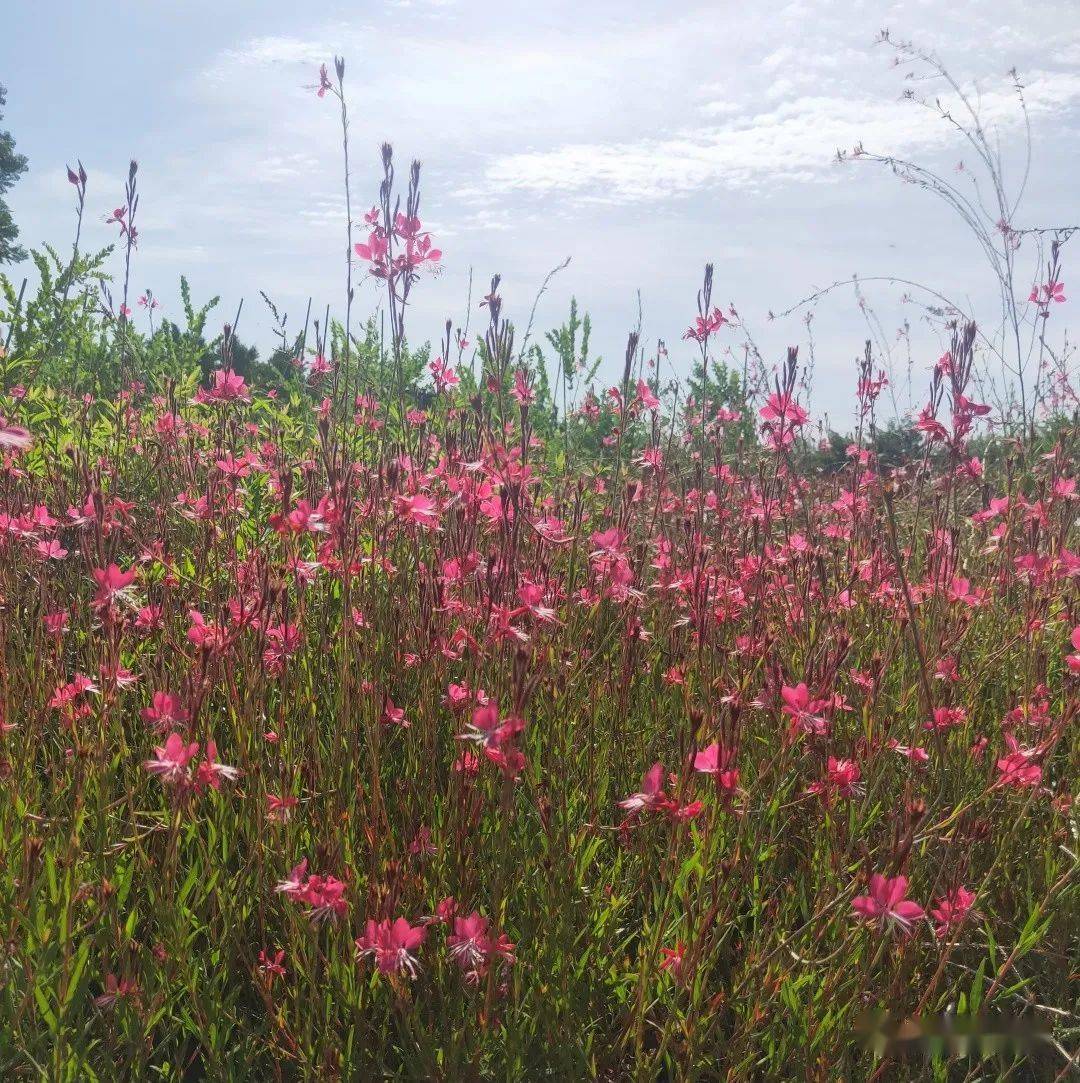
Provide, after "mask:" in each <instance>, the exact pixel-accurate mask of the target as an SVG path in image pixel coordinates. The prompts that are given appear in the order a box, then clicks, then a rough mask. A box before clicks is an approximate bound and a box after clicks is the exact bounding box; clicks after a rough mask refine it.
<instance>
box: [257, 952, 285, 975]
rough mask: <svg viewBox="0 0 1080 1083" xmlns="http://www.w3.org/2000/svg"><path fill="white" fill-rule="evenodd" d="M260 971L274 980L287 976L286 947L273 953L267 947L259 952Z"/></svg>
mask: <svg viewBox="0 0 1080 1083" xmlns="http://www.w3.org/2000/svg"><path fill="white" fill-rule="evenodd" d="M259 973H260V974H262V975H263V977H265V978H266V980H267V981H268V982H272V981H273V980H274V979H275V978H284V977H285V949H284V948H279V949H278V950H277V951H276V952H275V953H274V954H273V955H271V954H270V953H269V952H268V951H267V950H266V949H265V948H263V949H262V951H260V952H259Z"/></svg>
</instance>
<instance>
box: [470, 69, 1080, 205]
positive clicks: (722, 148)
mask: <svg viewBox="0 0 1080 1083" xmlns="http://www.w3.org/2000/svg"><path fill="white" fill-rule="evenodd" d="M774 55H775V54H774ZM780 62H781V61H778V63H780ZM1025 84H1026V91H1025V96H1026V99H1027V104H1028V112H1029V114H1030V115H1031V116H1032V117H1040V116H1044V115H1046V114H1054V113H1058V112H1061V111H1064V110H1067V109H1071V108H1073V107H1075V106H1076V105H1078V104H1080V75H1078V74H1072V73H1067V72H1057V73H1037V74H1036V75H1034V76H1033V77H1031V78H1029V79H1027V80H1026V81H1025ZM978 101H979V108H980V114H981V117H982V118H983V120H984V122H985V123H987V124H994V125H998V126H1000V127H1001V128H1002V129H1009V128H1014V127H1015V126H1016V125H1018V124H1019V123H1020V120H1021V116H1020V113H1019V111H1018V109H1017V104H1016V99H1015V96H1014V95H1013V94H1012V92H1011V91H1010V90H1009V89H1008V88H1003V89H998V90H994V91H991V92H988V93H984V94H982V95H981V96H980V97H979V99H978ZM716 104H717V106H718V108H717V110H716V111H717V112H719V113H725V112H730V111H733V107H732V105H731V103H727V102H718V103H716ZM703 108H704V110H705V111H709V108H710V105H709V104H706V105H705V106H704V107H703ZM955 140H956V132H955V131H954V130H953V129H952V128H951V127H950V126H949V125H948V124H947V123H945V122H943V121H942V120H941V118H939V117H937V116H936V115H935V114H934V113H933V112H931V111H929V110H926V109H922V108H920V107H918V106H917V105H915V104H913V103H911V102H907V101H891V102H890V101H885V102H882V101H879V100H871V99H865V98H859V97H855V96H851V95H848V96H838V95H837V96H802V97H796V98H789V99H788V100H786V101H783V102H781V103H780V104H779V105H777V106H776V108H774V109H772V110H770V111H768V112H759V113H756V114H754V115H753V116H748V117H740V118H737V119H733V120H731V121H728V122H726V123H724V124H721V125H717V126H715V127H711V128H699V129H693V130H684V131H680V132H678V133H676V134H673V135H671V136H669V137H667V138H662V139H641V140H636V141H632V142H618V143H599V142H591V143H568V144H564V145H562V146H559V147H555V148H554V149H551V150H545V151H532V152H526V153H517V154H505V155H500V156H498V157H496V158H495V159H494V160H493V161H491V163H490V164H489V165H488V167H487V169H486V172H485V180H486V185H485V188H486V194H490V193H495V192H499V191H505V190H508V189H509V190H516V191H521V192H530V193H554V192H557V193H569V194H572V195H575V196H587V197H590V198H591V199H600V200H603V201H611V202H635V201H641V200H657V199H663V198H666V197H670V196H676V195H683V194H686V193H688V192H693V191H696V190H699V189H702V188H707V187H711V186H716V185H723V186H726V187H729V188H752V187H756V186H759V185H762V184H766V183H775V182H778V181H791V180H800V181H807V180H816V181H821V180H826V179H828V178H829V177H830V175H831V173H830V171H831V168H832V166H831V155H832V153H834V152H835V151H836V150H837V149H846V150H850V149H851V148H852V147H854V145H855V144H856V143H859V142H861V143H862V144H863V145H864V146H865V147H866V149H867V150H872V151H874V152H877V153H882V154H889V155H893V156H898V157H906V156H908V155H911V154H914V153H917V152H919V151H923V150H926V149H928V148H935V147H938V146H941V145H943V144H946V143H953V142H955Z"/></svg>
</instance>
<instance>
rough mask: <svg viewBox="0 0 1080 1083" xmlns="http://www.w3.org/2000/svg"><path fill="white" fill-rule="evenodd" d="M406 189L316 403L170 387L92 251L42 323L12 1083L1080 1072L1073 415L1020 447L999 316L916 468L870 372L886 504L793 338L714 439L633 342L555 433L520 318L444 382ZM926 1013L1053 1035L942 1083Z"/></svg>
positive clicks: (0, 1000)
mask: <svg viewBox="0 0 1080 1083" xmlns="http://www.w3.org/2000/svg"><path fill="white" fill-rule="evenodd" d="M338 74H339V78H338V80H334V79H333V78H331V77H330V76H328V75H327V73H326V72H325V70H324V72H323V75H322V78H321V80H320V88H319V89H320V92H321V94H323V95H326V94H330V95H337V94H338V89H339V88H340V86H341V82H340V72H339V73H338ZM341 107H342V109H343V110H344V107H345V102H344V98H343V97H342V98H341ZM383 167H384V178H385V179H384V182H383V186H382V189H381V192H380V196H379V201H378V203H377V204H376V205H375V206H374V207H373V208H372V209H371V211H370V212H369V213H368V214H367V215H366V216H364V219H365V220H364V221H363V222H362V224H361V223H359V222H358V223H357V225H356V226H355V227H354V226H353V223H352V222H351V221H350V223H349V233H350V235H349V238H348V240H349V245H350V259H349V262H348V274H349V282H348V294H347V305H346V309H345V311H344V312H343V319H342V321H341V322H334V321H330V322H326V321H324V322H323V323H322V325H321V326H320V325H318V324H317V325H316V326H315V331H314V333H308V332H307V331H305V335H304V336H303V338H302V340H301V341H300V342H299V344H298V346H297V347H296V354H295V364H294V365H293V366H292V371H291V372H289V373H286V374H285V376H284V377H283V382H282V383H281V384H280V385H275V386H269V385H266V384H261V385H260V384H256V383H255V382H252V383H249V382H248V380H246V379H245V377H244V376H243V375H241V374H240V373H239V372H238V371H237V370H236V369H235V368H234V367H233V365H232V364H231V361H232V348H233V344H234V329H233V328H228V327H227V328H226V329H225V332H224V333H223V335H222V337H221V338H220V340H219V342H218V352H217V354H216V356H217V358H218V363H217V365H216V367H213V368H212V369H211V370H209V371H207V372H205V373H204V372H203V371H201V370H200V369H199V367H198V365H186V366H185V365H174V366H173V367H172V368H171V369H170V368H169V367H168V366H164V365H157V366H156V367H155V364H151V363H150V362H151V361H153V360H154V359H155V358H157V359H158V360H160V358H161V357H162V356H164V354H162V352H161V351H163V350H164V351H166V352H168V356H169V357H171V358H173V359H174V360H175V359H176V358H177V357H182V350H183V348H184V346H185V343H187V342H188V338H187V337H185V336H186V334H187V333H186V332H181V331H180V330H179V329H177V330H176V334H170V335H166V334H165V333H164V332H163V331H162V330H161V329H160V328H158V330H157V331H154V330H153V328H151V333H149V334H144V333H142V332H139V331H137V330H136V327H135V320H134V318H133V317H132V316H131V314H130V310H129V309H128V300H127V292H128V280H127V275H126V274H125V275H124V279H123V282H124V285H123V290H124V296H123V298H122V299H121V298H120V297H117V298H116V301H115V302H114V300H113V297H112V294H111V293H110V291H109V290H110V288H109V287H108V286H106V285H105V284H104V283H103V281H102V279H101V277H100V264H99V263H95V261H94V259H92V258H90V257H87V256H84V255H82V254H80V252H79V249H78V241H77V240H76V247H75V251H74V252H73V255H72V258H71V262H70V263H66V262H65V263H64V265H63V266H64V267H66V268H67V271H66V272H65V271H63V270H61V271H60V273H58V274H56V275H53V276H52V277H49V276H48V267H49V265H48V263H45V262H43V263H42V265H41V266H42V267H44V269H45V272H46V277H47V279H48V280H47V282H46V283H45V284H44V286H43V287H42V289H43V290H44V291H45V292H44V294H43V293H42V292H40V291H39V294H38V300H37V301H36V302H34V303H32V304H27V303H25V302H24V300H23V298H22V297H16V296H15V291H13V290H10V289H9V290H8V295H7V302H6V309H5V312H4V313H3V315H2V316H0V320H2V323H0V330H2V329H3V328H6V332H5V333H4V334H3V335H0V342H2V343H4V352H3V356H2V357H0V393H2V395H0V415H2V416H0V461H2V472H0V650H2V655H0V734H2V736H0V824H2V832H0V839H2V843H0V967H2V972H3V976H4V982H3V986H2V989H0V1067H2V1071H3V1077H4V1078H5V1079H30V1078H49V1079H57V1080H61V1079H62V1080H83V1079H156V1078H161V1079H201V1078H207V1079H248V1078H259V1077H262V1078H279V1079H299V1078H306V1079H319V1080H322V1079H337V1078H343V1079H371V1078H384V1077H406V1078H416V1079H445V1080H457V1079H474V1078H475V1079H479V1078H497V1079H515V1080H516V1079H537V1078H549V1079H560V1080H563V1079H565V1080H576V1079H590V1078H599V1079H611V1080H616V1079H642V1080H653V1079H676V1078H679V1079H681V1078H698V1079H713V1078H728V1079H749V1078H808V1079H839V1078H844V1079H855V1078H900V1079H906V1078H940V1079H947V1078H956V1079H963V1078H968V1079H975V1078H999V1077H1004V1076H1008V1077H1010V1078H1039V1079H1053V1078H1055V1077H1057V1078H1066V1077H1067V1076H1068V1074H1069V1073H1070V1072H1073V1071H1075V1070H1076V1053H1075V1050H1076V1049H1077V1045H1078V1041H1080V1024H1078V1015H1077V1013H1078V1011H1080V993H1078V989H1077V971H1078V969H1080V959H1078V954H1080V952H1078V933H1080V925H1078V920H1077V913H1078V911H1080V893H1078V877H1077V872H1078V869H1077V845H1078V841H1080V840H1078V837H1077V836H1078V826H1077V806H1076V803H1075V799H1076V780H1077V767H1078V756H1080V740H1078V728H1077V703H1078V701H1077V689H1078V687H1080V606H1078V592H1077V582H1078V576H1080V555H1077V548H1078V539H1077V529H1076V516H1077V499H1078V492H1077V483H1076V479H1075V476H1074V471H1075V462H1076V430H1075V425H1074V423H1073V422H1072V421H1071V420H1070V419H1069V418H1068V417H1067V416H1066V417H1059V418H1058V419H1057V423H1056V424H1055V425H1053V426H1049V425H1046V426H1041V427H1039V428H1038V431H1035V427H1034V426H1033V427H1032V430H1031V431H1030V432H1029V431H1028V427H1027V426H1026V425H1023V426H1021V431H1020V432H1019V433H1017V432H1015V431H1010V430H1009V429H1008V427H1007V426H1005V425H1004V423H1003V420H1002V419H1000V418H998V417H997V416H996V415H995V411H993V410H991V408H990V407H989V406H988V405H986V404H984V403H983V402H981V401H980V399H979V397H978V395H977V394H976V388H975V384H974V382H973V368H974V366H975V364H976V359H977V353H978V339H977V332H976V329H975V327H974V326H973V325H970V324H966V323H964V322H963V321H960V320H954V321H953V326H952V329H951V342H950V343H949V348H948V349H947V350H946V351H945V352H944V353H943V354H942V355H941V356H940V358H939V359H938V360H937V361H936V363H935V364H933V365H932V375H931V376H930V377H929V379H928V387H927V390H926V394H925V398H924V400H923V401H924V403H925V406H924V408H923V409H922V410H921V413H920V414H919V415H918V419H917V426H916V427H917V431H918V434H919V439H920V440H921V444H920V446H919V448H918V451H917V454H916V455H915V456H914V457H913V458H912V459H911V460H910V461H908V462H906V463H905V464H904V465H903V466H901V467H888V466H885V465H883V464H882V463H881V462H879V459H878V456H877V454H876V452H875V446H876V445H875V442H874V437H875V432H876V420H875V419H876V411H877V403H878V399H879V396H880V395H881V394H882V391H883V389H884V387H885V383H886V379H885V376H884V374H883V373H881V372H879V371H878V370H877V369H876V367H875V366H874V365H873V364H872V362H871V360H870V357H869V353H868V355H867V361H866V363H865V364H864V365H863V366H862V367H861V369H860V370H859V371H858V372H857V373H855V375H854V378H853V387H852V399H853V402H854V404H855V415H856V419H857V420H856V427H855V432H854V434H853V436H852V437H851V442H850V446H848V447H847V448H846V453H845V456H844V461H843V462H842V463H841V464H840V465H839V466H838V467H835V468H829V469H826V468H824V467H823V466H822V464H821V462H820V461H819V460H818V459H816V458H815V457H814V455H813V454H812V453H811V452H812V451H813V447H814V441H813V440H812V439H810V438H809V435H808V434H809V433H810V432H811V424H812V422H811V419H810V418H809V417H808V413H807V409H806V407H805V404H804V403H803V402H802V401H801V395H800V387H801V384H800V375H801V370H800V363H799V357H798V353H797V352H796V351H794V350H792V351H791V352H790V353H789V356H788V358H787V360H786V361H785V362H784V363H783V364H781V365H780V366H779V367H778V369H777V371H776V372H775V375H774V376H773V378H772V383H771V385H770V386H765V387H760V388H759V389H758V390H757V391H756V392H754V391H753V390H752V389H750V388H747V387H744V388H743V389H742V394H741V397H740V398H739V401H737V402H732V401H727V402H724V403H717V402H713V401H710V400H709V399H708V398H707V397H705V398H704V400H702V399H699V400H696V401H695V400H693V399H691V400H690V401H686V399H685V397H684V398H683V399H682V400H680V399H679V398H678V396H677V395H673V394H672V393H671V392H670V390H669V389H667V388H661V387H660V384H659V381H658V379H656V378H654V377H653V376H652V375H651V372H652V371H653V370H651V369H650V368H649V365H648V358H647V356H646V351H645V350H644V349H643V348H642V345H641V344H640V343H639V341H638V338H637V336H636V335H631V336H630V340H629V342H628V346H627V353H626V360H625V367H624V369H623V373H622V379H621V380H620V381H618V382H617V383H616V385H615V386H613V387H611V388H608V389H606V390H605V389H603V388H602V387H601V388H597V390H596V391H595V393H594V392H593V390H592V389H591V388H589V389H586V388H580V389H579V390H581V391H582V394H581V395H579V396H578V397H577V398H576V400H575V401H572V402H571V403H570V405H569V406H568V407H567V409H566V411H565V413H560V414H558V416H556V417H555V419H554V421H553V420H552V413H551V411H550V410H549V409H548V408H547V407H546V406H545V408H544V410H543V411H541V409H540V407H541V405H543V402H544V399H543V396H542V394H541V389H540V388H539V387H538V379H539V373H538V372H537V370H536V368H535V366H533V365H530V364H529V361H528V358H529V357H530V356H531V355H530V354H529V353H528V352H527V351H525V350H524V349H523V348H522V347H519V346H518V345H516V344H515V331H514V328H513V327H512V325H511V323H510V322H509V320H508V317H507V315H506V313H505V312H504V307H503V302H502V299H501V297H500V292H499V291H500V284H499V282H498V280H497V279H496V280H494V281H493V282H492V284H491V289H490V292H489V293H488V295H487V296H486V297H484V298H483V300H482V301H477V302H474V304H473V306H472V307H473V318H474V319H476V320H479V321H480V328H479V331H478V332H474V333H473V334H472V335H470V334H469V333H468V332H466V331H464V330H461V331H459V330H456V329H452V327H451V324H450V323H448V324H447V328H446V337H445V339H444V341H443V342H442V344H441V346H440V347H438V350H437V356H431V355H425V356H424V358H423V360H424V373H423V380H422V381H420V382H421V383H422V384H423V387H422V389H421V388H420V383H418V381H417V380H415V379H413V378H412V377H411V376H410V375H409V372H408V371H407V370H409V366H413V367H415V365H414V354H413V353H412V352H411V351H410V349H409V346H408V343H407V339H406V334H405V325H406V313H407V311H408V301H409V294H410V291H411V290H413V289H421V288H423V274H424V272H425V270H426V269H427V268H429V267H433V266H435V265H437V264H438V263H439V262H440V260H441V259H442V258H443V255H442V253H441V252H440V251H439V249H438V247H437V246H436V243H435V242H434V241H433V240H432V238H431V237H430V236H429V234H428V233H427V232H426V231H425V230H424V228H423V225H422V223H421V219H420V215H419V170H418V168H417V169H414V170H413V171H412V172H411V173H410V177H409V180H408V183H407V186H406V191H405V194H404V200H403V201H402V202H399V201H398V200H397V197H396V195H395V181H394V176H393V159H392V155H391V153H390V152H389V150H388V149H387V150H386V151H385V152H384V161H383ZM136 180H137V173H136V169H135V167H134V166H133V167H132V171H131V175H130V178H129V188H128V192H127V196H126V200H125V203H124V205H123V206H122V207H120V208H118V209H117V211H116V212H115V213H114V215H113V216H112V218H113V220H114V222H115V224H117V226H118V228H119V236H120V250H121V254H122V255H126V257H127V262H128V263H130V260H131V257H132V252H133V249H134V246H135V243H136V238H137V226H136V215H137V198H138V197H137V188H136ZM71 181H72V185H73V190H74V191H75V192H76V199H77V206H78V211H79V214H80V216H81V214H82V211H83V206H84V203H85V191H86V184H87V180H86V175H85V173H84V172H83V171H82V169H81V167H80V168H79V169H75V170H72V174H71ZM354 234H355V235H354ZM57 266H58V267H60V264H59V263H58V264H57ZM65 275H66V277H65ZM354 276H355V278H356V280H359V279H360V277H361V276H371V277H373V278H375V279H376V280H377V281H378V283H379V289H380V290H382V295H383V304H384V306H385V310H386V312H387V314H388V320H389V326H388V328H387V329H386V330H385V333H384V334H383V335H382V336H379V337H374V332H373V331H372V330H371V327H370V325H369V327H368V329H367V331H366V332H364V334H354V333H353V330H352V328H351V320H352V313H351V308H352V304H353V281H354ZM710 290H711V273H710V274H707V276H706V282H705V285H704V287H703V290H702V293H701V295H700V296H699V306H698V315H697V317H696V318H695V319H694V320H693V321H692V322H691V324H690V326H689V328H688V329H687V331H686V335H685V340H686V343H687V345H686V349H687V350H692V351H694V352H695V353H696V355H697V356H698V357H699V358H700V361H701V366H702V369H703V370H705V371H706V372H707V371H708V367H709V365H710V364H711V363H713V362H712V357H713V351H714V350H715V349H716V348H717V343H718V342H719V341H720V340H722V338H723V336H724V335H725V334H727V333H729V331H730V327H729V325H730V324H731V323H733V322H735V316H734V314H733V313H732V312H730V311H728V310H721V309H720V308H718V307H715V306H714V305H713V304H712V302H711V297H710ZM42 297H44V298H45V300H44V301H42V300H41V298H42ZM185 297H186V295H185ZM1064 297H1065V293H1064V287H1063V285H1062V283H1061V281H1060V279H1059V278H1057V277H1056V276H1055V277H1054V278H1052V279H1051V280H1050V281H1048V282H1043V283H1036V291H1035V294H1034V296H1033V300H1032V301H1031V304H1032V306H1034V311H1035V312H1036V314H1039V313H1042V312H1049V310H1050V308H1051V306H1052V305H1054V304H1056V303H1057V302H1059V301H1063V300H1064ZM142 304H143V307H144V308H145V309H148V310H150V311H149V313H148V315H149V316H150V318H152V317H153V307H154V305H155V302H154V300H153V297H152V296H144V297H143V298H142ZM200 317H201V318H202V319H203V320H205V311H203V312H202V313H200V312H196V311H194V310H192V309H191V306H190V304H188V320H189V330H190V328H191V327H192V326H194V327H195V329H196V330H199V329H201V326H202V324H201V323H200ZM284 337H285V336H284V335H283V340H284ZM470 338H472V339H474V341H469V339H470ZM166 340H167V341H166ZM169 351H171V352H169ZM435 352H436V351H432V353H433V354H434V353H435ZM76 355H77V356H78V357H79V358H81V360H79V362H78V365H79V366H80V367H79V372H82V373H83V374H84V375H86V374H87V373H89V376H87V379H90V378H92V377H93V378H94V379H97V377H94V373H95V372H97V373H98V375H99V376H100V373H101V372H102V371H104V368H105V367H106V366H107V365H108V366H112V367H111V368H110V369H109V371H110V372H115V374H116V381H115V385H114V386H113V387H112V389H111V390H110V389H109V388H107V387H106V385H105V384H104V383H103V382H102V381H101V379H98V382H97V383H96V384H95V385H94V387H95V389H94V390H87V386H88V385H86V384H85V382H83V383H80V382H79V380H80V379H82V377H79V379H76V378H75V377H72V378H65V379H64V380H61V381H58V379H57V378H55V373H57V372H60V371H69V370H63V369H61V368H60V367H59V366H61V365H62V364H65V363H67V362H68V361H70V360H71V358H73V357H76ZM70 371H74V370H70ZM410 371H411V370H410ZM49 373H53V374H54V376H53V377H49ZM564 391H565V387H564ZM999 421H1002V424H996V423H997V422H999ZM883 1015H887V1016H888V1017H889V1019H890V1020H892V1021H894V1022H899V1021H900V1020H903V1019H907V1018H912V1017H916V1018H923V1019H936V1020H938V1021H939V1023H940V1021H941V1020H942V1019H950V1018H951V1019H952V1021H953V1027H954V1030H956V1031H957V1032H960V1031H962V1030H963V1029H964V1028H963V1025H962V1024H964V1023H965V1022H968V1023H975V1024H978V1025H979V1026H981V1027H982V1028H983V1029H984V1030H985V1029H990V1030H993V1029H994V1027H995V1026H996V1027H997V1030H998V1031H999V1032H1001V1031H1003V1030H1007V1029H1009V1028H1013V1029H1020V1028H1023V1029H1024V1030H1025V1031H1026V1032H1027V1036H1026V1037H1024V1036H1021V1035H1017V1034H1009V1035H1007V1036H1006V1037H1004V1038H1002V1039H1001V1040H999V1042H998V1043H997V1044H996V1045H995V1044H994V1043H992V1042H989V1041H980V1039H976V1038H972V1039H970V1040H967V1042H966V1044H965V1041H964V1040H963V1039H955V1038H954V1039H952V1040H951V1041H950V1042H946V1041H945V1040H944V1039H941V1040H940V1041H939V1044H938V1045H937V1046H936V1047H931V1048H930V1049H929V1051H928V1052H926V1051H923V1052H920V1053H919V1054H918V1055H919V1056H920V1057H921V1056H927V1057H929V1059H927V1060H922V1061H919V1062H917V1064H916V1065H915V1066H913V1065H912V1062H911V1061H910V1060H905V1059H904V1056H905V1055H906V1054H903V1052H902V1051H901V1050H899V1049H898V1048H896V1047H895V1046H887V1045H882V1044H880V1043H879V1044H875V1040H874V1038H873V1037H872V1036H863V1037H860V1031H866V1032H870V1034H871V1035H872V1034H873V1033H874V1032H875V1027H876V1028H877V1031H879V1032H884V1030H886V1029H887V1027H888V1025H889V1023H888V1022H882V1021H881V1017H882V1016H883Z"/></svg>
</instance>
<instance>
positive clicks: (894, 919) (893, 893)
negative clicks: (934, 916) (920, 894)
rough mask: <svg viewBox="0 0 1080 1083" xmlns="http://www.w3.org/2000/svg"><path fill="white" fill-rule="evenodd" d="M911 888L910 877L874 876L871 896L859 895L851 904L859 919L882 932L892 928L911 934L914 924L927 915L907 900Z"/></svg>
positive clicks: (878, 874) (915, 904)
mask: <svg viewBox="0 0 1080 1083" xmlns="http://www.w3.org/2000/svg"><path fill="white" fill-rule="evenodd" d="M907 888H908V882H907V877H906V876H894V877H892V878H891V879H890V878H888V877H885V876H882V875H881V873H874V875H873V876H871V877H870V894H869V895H857V896H856V897H855V898H854V899H852V900H851V907H852V909H853V910H854V911H855V913H856V914H858V915H859V917H861V918H863V919H864V920H866V921H868V922H870V923H871V924H876V925H878V926H879V927H880V928H881V929H885V928H887V927H888V926H890V925H892V926H895V927H898V928H900V929H901V930H903V931H904V932H908V931H910V930H911V928H912V925H913V923H914V922H916V921H918V920H920V919H921V918H922V917H924V916H925V911H924V910H923V908H922V907H921V906H920V905H919V904H918V903H916V902H913V901H912V900H911V899H909V898H907Z"/></svg>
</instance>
